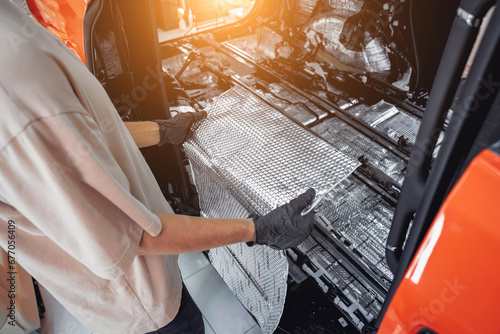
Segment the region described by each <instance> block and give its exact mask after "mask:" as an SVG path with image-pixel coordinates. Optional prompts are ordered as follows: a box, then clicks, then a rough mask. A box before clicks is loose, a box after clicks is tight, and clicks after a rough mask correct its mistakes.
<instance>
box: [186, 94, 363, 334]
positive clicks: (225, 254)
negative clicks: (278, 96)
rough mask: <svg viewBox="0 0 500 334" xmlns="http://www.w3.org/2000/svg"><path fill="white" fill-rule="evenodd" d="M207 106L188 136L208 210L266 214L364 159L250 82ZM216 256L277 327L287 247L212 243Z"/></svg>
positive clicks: (224, 214) (234, 284)
mask: <svg viewBox="0 0 500 334" xmlns="http://www.w3.org/2000/svg"><path fill="white" fill-rule="evenodd" d="M206 110H207V113H208V117H207V118H206V119H205V120H203V121H201V122H200V123H199V124H198V125H197V128H196V130H195V131H194V135H193V137H192V138H191V139H190V140H188V141H187V142H186V143H185V144H184V148H185V151H186V154H187V156H188V158H189V160H190V163H191V167H192V171H193V177H194V181H195V185H196V187H197V189H198V192H199V197H200V207H201V210H202V214H203V215H204V216H207V217H220V218H246V217H248V216H249V215H250V213H255V214H258V215H264V214H266V213H268V212H270V211H271V210H272V209H274V208H276V207H277V206H279V205H282V204H284V203H286V202H288V201H290V200H291V199H293V198H295V197H296V196H297V195H299V194H301V193H302V192H304V191H305V190H307V189H308V188H310V187H313V188H314V189H315V190H316V193H317V197H316V199H317V201H319V200H320V199H321V198H322V197H323V196H324V195H326V194H327V193H328V192H329V191H330V190H331V189H333V188H334V187H335V185H337V184H338V183H339V182H341V181H342V180H344V179H345V178H346V177H347V176H348V175H350V174H351V173H352V172H353V171H354V170H355V169H356V168H357V166H358V162H356V161H355V160H354V159H352V158H350V157H348V156H346V155H345V154H343V153H342V152H340V151H339V150H337V149H335V148H334V147H332V146H331V145H330V144H328V143H327V142H326V141H324V140H322V139H321V138H319V137H318V136H316V135H314V134H312V133H310V132H309V131H307V130H306V129H304V128H302V127H301V126H300V125H298V124H296V123H295V122H293V121H292V120H290V119H289V118H288V117H286V116H284V115H283V114H281V113H280V112H279V111H277V110H276V109H274V108H272V107H271V106H269V105H268V104H267V103H265V102H264V101H262V100H261V99H260V98H258V97H257V96H255V95H254V94H252V93H250V92H248V91H246V90H244V89H243V88H240V87H234V88H232V89H230V90H228V91H227V92H225V93H223V94H221V95H220V96H219V97H217V98H216V99H215V100H214V102H213V103H212V104H210V105H209V106H208V107H207V109H206ZM210 258H211V260H212V263H213V265H214V267H215V268H216V269H217V271H218V272H219V273H220V274H221V276H222V278H223V279H224V281H225V282H226V284H227V285H228V286H229V287H230V288H231V290H232V291H233V292H234V293H235V295H236V296H237V297H238V298H239V300H240V301H241V302H242V303H243V305H244V306H245V307H246V308H247V309H248V310H249V311H250V312H252V314H253V315H254V316H255V318H256V319H257V321H258V323H259V325H260V327H261V328H262V330H263V332H264V333H272V332H273V331H274V330H275V329H276V327H277V325H278V323H279V319H280V317H281V314H282V310H283V305H284V301H285V295H286V279H287V273H288V263H287V259H286V256H285V255H284V253H283V252H280V251H275V250H272V249H270V248H268V247H265V246H255V247H251V248H250V247H247V246H246V245H244V244H237V245H232V246H229V247H222V248H218V249H214V250H212V251H210Z"/></svg>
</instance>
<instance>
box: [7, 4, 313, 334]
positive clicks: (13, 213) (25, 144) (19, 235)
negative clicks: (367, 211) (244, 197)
mask: <svg viewBox="0 0 500 334" xmlns="http://www.w3.org/2000/svg"><path fill="white" fill-rule="evenodd" d="M28 32H29V33H28ZM0 50H1V52H0V73H1V74H2V75H1V76H0V246H1V247H2V248H4V249H5V250H6V251H8V250H10V251H11V252H12V253H11V255H12V256H14V257H15V260H16V261H17V262H18V263H19V264H21V265H22V266H23V267H24V268H25V269H26V270H27V271H28V272H29V273H30V274H31V275H32V276H33V277H35V278H36V279H37V280H38V281H39V282H40V283H41V284H42V285H43V286H45V288H46V289H47V290H49V291H50V292H51V294H52V295H53V296H54V297H55V298H56V299H57V300H58V301H59V302H60V303H61V304H62V305H63V306H64V307H65V308H66V309H67V310H69V311H70V312H71V313H72V314H73V315H74V316H75V317H77V318H78V319H79V320H80V321H81V322H82V323H83V324H84V325H85V326H86V327H87V328H88V329H89V330H92V331H95V332H99V333H102V334H108V333H137V334H139V333H146V332H155V333H181V332H182V333H202V332H203V328H202V326H203V324H202V323H201V328H200V327H198V328H190V329H187V328H185V327H182V326H183V325H185V324H186V323H190V322H195V321H194V320H193V319H190V315H189V314H193V312H194V313H196V312H195V311H192V310H191V313H189V312H188V313H186V314H187V315H186V314H185V313H183V312H180V311H179V307H180V305H181V296H182V299H183V300H182V302H183V305H186V303H187V302H186V299H187V298H188V297H185V296H186V293H185V292H184V293H183V292H182V281H181V276H180V273H179V269H178V266H177V255H176V254H179V253H182V252H194V251H200V250H206V249H209V248H213V247H218V246H222V245H227V244H231V243H237V242H249V243H251V244H253V243H258V244H267V245H270V246H272V247H275V248H280V249H283V248H286V247H292V246H294V245H296V244H298V243H299V242H301V241H302V240H304V239H305V238H306V237H307V235H308V234H309V233H310V232H311V230H312V226H313V217H312V214H308V215H305V216H301V214H300V212H301V211H302V209H303V208H304V207H305V206H307V205H308V204H310V203H311V201H312V200H313V197H314V191H313V190H311V191H308V192H307V193H306V194H304V195H301V196H299V198H298V199H296V200H294V201H292V202H291V203H289V204H287V205H285V206H283V207H279V208H277V209H276V210H274V211H272V212H271V213H270V214H268V215H266V216H263V217H260V218H255V219H240V220H223V219H211V218H197V217H188V216H181V215H175V214H174V213H173V211H172V209H171V208H170V206H169V204H168V203H167V201H166V200H165V198H164V197H163V195H162V193H161V191H160V189H159V187H158V184H157V183H156V180H155V179H154V177H153V175H152V173H151V171H150V169H149V167H148V166H147V164H146V162H145V161H144V159H143V157H142V155H141V153H140V151H139V149H138V148H137V145H136V143H135V142H134V138H133V137H132V136H131V134H130V133H129V131H127V128H126V127H125V126H124V124H123V123H122V122H121V119H120V118H119V116H118V114H117V112H116V110H115V109H114V106H113V104H112V103H111V101H110V99H109V98H108V96H107V94H106V92H105V91H104V89H103V88H102V86H101V85H100V84H99V82H98V81H97V80H96V79H95V78H94V77H93V76H92V74H91V73H90V72H89V71H88V70H87V68H86V67H85V66H84V65H83V64H82V63H81V62H80V60H79V59H78V58H77V57H76V56H75V55H74V54H73V53H72V52H71V51H70V50H69V49H68V48H66V46H64V45H63V44H62V43H61V42H60V41H59V40H57V39H56V38H55V37H54V36H53V35H52V34H51V33H50V32H48V31H47V30H45V29H44V28H42V27H41V26H39V25H38V24H37V23H36V22H34V21H33V20H31V19H30V18H28V17H27V16H25V15H24V14H23V13H22V12H21V11H20V10H19V9H17V8H16V7H14V6H13V5H12V4H11V3H10V2H9V1H6V0H0ZM192 117H193V119H192V121H194V120H195V118H194V116H192ZM188 124H189V122H188ZM134 126H135V128H134ZM146 128H148V129H151V131H146V132H144V131H142V130H141V129H146ZM187 128H188V127H187V126H186V129H187ZM183 129H184V128H183ZM130 130H131V132H132V134H133V135H134V137H135V140H136V141H137V142H138V143H141V144H140V145H150V144H156V143H157V142H158V141H159V140H160V137H161V135H160V127H159V126H158V124H157V123H155V122H147V123H142V124H135V125H132V126H131V128H130ZM165 136H166V137H168V136H169V134H168V133H166V134H165V133H164V134H163V137H164V138H165ZM141 140H146V142H142V141H141ZM188 304H189V303H188ZM191 304H192V303H191ZM188 306H189V305H188ZM190 307H191V308H192V305H191V306H190ZM181 310H182V307H181ZM176 316H177V317H176ZM186 317H187V319H186ZM196 317H197V318H198V320H199V321H201V316H200V315H199V311H198V315H197V316H196ZM174 318H175V320H174Z"/></svg>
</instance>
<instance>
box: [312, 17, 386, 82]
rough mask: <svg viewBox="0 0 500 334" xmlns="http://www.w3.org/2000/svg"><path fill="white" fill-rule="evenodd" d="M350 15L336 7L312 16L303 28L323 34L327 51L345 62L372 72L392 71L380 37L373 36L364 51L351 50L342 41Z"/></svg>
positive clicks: (323, 41) (323, 42)
mask: <svg viewBox="0 0 500 334" xmlns="http://www.w3.org/2000/svg"><path fill="white" fill-rule="evenodd" d="M351 13H352V12H351ZM352 14H354V13H352ZM348 17H349V16H346V12H345V11H338V10H336V9H334V10H332V11H329V12H327V13H323V14H319V15H317V16H314V17H313V18H311V19H310V20H309V21H308V22H307V23H306V24H305V25H304V27H303V30H304V31H306V32H307V31H309V30H313V31H315V32H317V33H319V34H321V35H322V36H323V38H322V44H323V46H324V49H325V51H326V52H328V53H329V54H331V55H332V56H334V57H335V58H336V59H338V60H339V61H341V62H342V63H344V64H347V65H349V66H352V67H355V68H358V69H363V70H366V71H367V72H370V73H384V72H388V71H390V70H391V62H390V60H389V55H388V53H387V51H386V49H385V47H384V45H383V43H382V40H381V39H380V38H378V37H377V38H373V39H372V40H371V41H369V42H368V43H367V44H366V46H365V48H364V50H362V51H353V50H349V49H347V48H346V47H345V46H344V45H343V44H342V43H340V41H339V38H340V34H341V33H342V29H343V28H344V23H345V21H346V19H347V18H348Z"/></svg>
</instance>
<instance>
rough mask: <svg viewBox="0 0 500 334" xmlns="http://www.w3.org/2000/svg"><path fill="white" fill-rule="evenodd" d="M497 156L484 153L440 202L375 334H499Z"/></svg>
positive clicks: (499, 167) (499, 163)
mask: <svg viewBox="0 0 500 334" xmlns="http://www.w3.org/2000/svg"><path fill="white" fill-rule="evenodd" d="M499 191H500V156H499V155H497V154H495V153H494V152H492V151H490V150H484V151H483V152H482V153H481V154H480V155H478V156H477V157H476V158H475V159H474V160H473V161H472V163H471V164H470V165H469V167H468V168H467V170H466V171H465V173H464V174H463V176H462V177H461V179H460V180H459V182H457V184H456V185H455V187H454V188H453V190H452V191H451V192H450V194H449V196H448V197H447V199H446V201H445V202H444V203H443V205H442V207H441V209H440V211H439V213H438V214H437V216H436V218H435V220H434V222H433V224H432V226H431V228H430V229H429V231H428V233H427V235H426V237H425V239H424V241H423V242H422V244H421V246H420V248H419V250H418V252H417V254H416V255H415V257H414V259H413V261H412V263H411V265H410V267H409V268H408V270H407V272H406V275H405V277H404V279H403V281H402V282H401V284H400V285H399V287H398V290H397V292H396V294H395V296H394V298H393V299H392V301H391V304H390V306H389V309H388V310H387V312H386V314H385V317H384V319H383V321H382V324H381V327H380V329H379V333H418V332H419V331H420V330H421V329H423V328H429V329H431V330H433V331H435V332H436V333H499V332H500V317H498V310H497V309H496V308H495V307H492V305H495V304H496V303H497V301H498V299H499V298H500V285H499V284H498V276H499V275H500V269H499V267H497V266H496V265H495V264H496V263H497V262H498V259H497V257H498V245H499V244H500V225H499V224H498V223H499V222H500V219H499V214H498V205H499V203H498V196H499Z"/></svg>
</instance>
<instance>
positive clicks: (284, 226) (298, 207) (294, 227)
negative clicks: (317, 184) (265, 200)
mask: <svg viewBox="0 0 500 334" xmlns="http://www.w3.org/2000/svg"><path fill="white" fill-rule="evenodd" d="M315 196H316V192H315V191H314V189H312V188H310V189H309V190H307V191H306V192H305V193H303V194H302V195H300V196H298V197H297V198H295V199H293V200H291V201H290V202H289V203H287V204H285V205H282V206H280V207H278V208H276V209H274V210H273V211H271V212H269V213H268V214H267V215H265V216H262V217H257V218H254V219H253V222H254V224H255V241H254V242H253V243H247V245H248V246H253V245H255V244H259V245H267V246H269V247H271V248H274V249H287V248H290V247H295V246H297V245H298V244H300V243H301V242H302V241H304V240H305V239H306V238H307V237H308V236H309V234H310V233H311V231H312V229H313V227H314V212H312V211H311V212H309V213H308V214H306V215H305V216H302V215H301V214H300V213H301V212H302V211H303V210H304V209H305V208H306V207H307V206H308V205H310V204H311V203H312V202H313V200H314V197H315Z"/></svg>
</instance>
